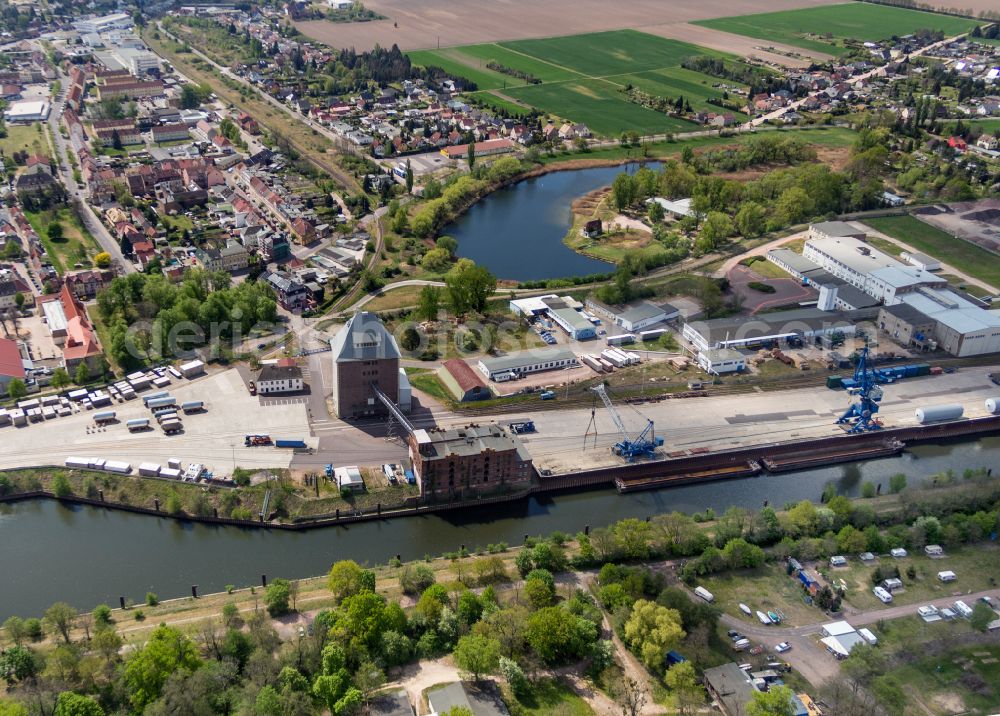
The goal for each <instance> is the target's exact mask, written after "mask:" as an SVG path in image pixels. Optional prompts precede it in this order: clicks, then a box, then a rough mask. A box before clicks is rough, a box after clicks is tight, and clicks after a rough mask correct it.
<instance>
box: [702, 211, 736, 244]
mask: <svg viewBox="0 0 1000 716" xmlns="http://www.w3.org/2000/svg"><path fill="white" fill-rule="evenodd" d="M735 230H736V228H735V227H734V226H733V221H732V219H730V218H729V217H728V216H727V215H726V214H723V213H722V212H721V211H710V212H708V215H707V216H706V217H705V222H704V223H703V224H702V226H701V235H702V237H703V238H705V239H708V240H709V241H711V242H712V245H713V246H715V245H717V244H718V242H719V241H721V240H722V239H725V238H728V237H730V236H732V235H733V233H734V232H735Z"/></svg>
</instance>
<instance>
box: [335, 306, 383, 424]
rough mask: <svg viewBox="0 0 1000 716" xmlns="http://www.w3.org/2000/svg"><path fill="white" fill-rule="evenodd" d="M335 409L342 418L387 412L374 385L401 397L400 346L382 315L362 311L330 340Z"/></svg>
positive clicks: (349, 418)
mask: <svg viewBox="0 0 1000 716" xmlns="http://www.w3.org/2000/svg"><path fill="white" fill-rule="evenodd" d="M330 348H331V350H332V353H333V378H332V381H331V386H332V395H331V398H332V400H333V409H334V413H335V414H336V416H337V417H338V418H341V419H342V420H351V419H355V418H361V417H365V416H371V415H384V414H386V408H385V406H384V405H382V403H381V402H379V400H378V399H377V398H376V397H375V392H374V390H373V386H375V387H378V388H379V389H380V390H381V391H382V392H383V393H384V394H385V395H387V396H389V397H390V398H393V399H396V400H399V392H400V382H399V346H397V345H396V339H395V338H393V337H392V335H391V334H390V333H389V332H388V331H387V330H386V329H385V326H384V325H383V324H382V321H380V320H379V318H378V316H377V315H376V314H374V313H371V312H369V311H359V312H358V313H355V314H354V316H352V317H351V319H350V320H349V321H347V323H346V324H345V325H344V327H343V328H341V329H340V331H339V332H338V333H337V335H335V336H334V337H333V338H332V339H331V340H330Z"/></svg>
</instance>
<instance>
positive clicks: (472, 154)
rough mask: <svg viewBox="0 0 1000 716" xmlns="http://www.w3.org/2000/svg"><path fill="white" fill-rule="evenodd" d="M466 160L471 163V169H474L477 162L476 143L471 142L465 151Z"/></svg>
mask: <svg viewBox="0 0 1000 716" xmlns="http://www.w3.org/2000/svg"><path fill="white" fill-rule="evenodd" d="M465 161H467V162H468V163H469V169H472V167H473V165H475V163H476V143H475V142H469V149H468V151H467V152H466V153H465Z"/></svg>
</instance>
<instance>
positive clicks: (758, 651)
mask: <svg viewBox="0 0 1000 716" xmlns="http://www.w3.org/2000/svg"><path fill="white" fill-rule="evenodd" d="M750 653H751V654H752V655H753V656H757V655H758V654H763V653H764V647H762V646H759V645H758V646H755V647H754V648H752V649H751V650H750Z"/></svg>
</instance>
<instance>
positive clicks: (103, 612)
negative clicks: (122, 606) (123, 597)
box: [94, 604, 111, 627]
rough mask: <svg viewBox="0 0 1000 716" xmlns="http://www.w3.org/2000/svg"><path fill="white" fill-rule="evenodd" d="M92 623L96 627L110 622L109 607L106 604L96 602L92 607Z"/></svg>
mask: <svg viewBox="0 0 1000 716" xmlns="http://www.w3.org/2000/svg"><path fill="white" fill-rule="evenodd" d="M94 624H96V625H97V626H98V627H103V626H108V625H109V624H111V607H109V606H108V605H107V604H98V605H97V606H96V607H94Z"/></svg>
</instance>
